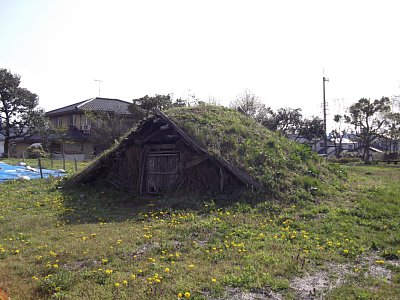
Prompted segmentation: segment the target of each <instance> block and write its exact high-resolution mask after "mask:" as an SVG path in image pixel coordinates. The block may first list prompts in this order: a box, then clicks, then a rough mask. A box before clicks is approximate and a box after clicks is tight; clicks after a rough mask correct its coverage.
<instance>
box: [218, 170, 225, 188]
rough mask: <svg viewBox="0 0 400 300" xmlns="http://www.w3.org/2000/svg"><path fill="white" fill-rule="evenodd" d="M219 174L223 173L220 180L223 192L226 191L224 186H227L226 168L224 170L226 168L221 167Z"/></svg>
mask: <svg viewBox="0 0 400 300" xmlns="http://www.w3.org/2000/svg"><path fill="white" fill-rule="evenodd" d="M219 174H220V175H221V180H220V189H221V192H223V191H224V186H225V177H226V176H225V175H226V174H225V170H224V168H221V167H220V168H219Z"/></svg>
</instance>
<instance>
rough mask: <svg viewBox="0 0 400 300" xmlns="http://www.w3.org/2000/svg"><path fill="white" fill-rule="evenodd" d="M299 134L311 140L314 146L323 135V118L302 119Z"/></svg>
mask: <svg viewBox="0 0 400 300" xmlns="http://www.w3.org/2000/svg"><path fill="white" fill-rule="evenodd" d="M299 134H300V136H302V137H304V138H306V139H307V140H309V141H312V142H313V144H314V146H315V145H316V144H317V142H318V141H320V140H321V139H322V138H323V137H324V135H325V129H324V120H322V119H320V118H318V117H312V118H311V119H304V120H303V123H302V127H301V129H300V133H299Z"/></svg>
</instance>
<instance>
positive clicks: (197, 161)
mask: <svg viewBox="0 0 400 300" xmlns="http://www.w3.org/2000/svg"><path fill="white" fill-rule="evenodd" d="M207 158H208V157H205V156H200V157H197V158H195V159H193V160H191V161H189V162H187V163H186V164H185V165H184V166H183V168H184V169H189V168H193V167H194V166H197V165H199V164H201V163H202V162H203V161H206V160H207Z"/></svg>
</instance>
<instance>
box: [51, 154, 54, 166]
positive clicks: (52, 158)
mask: <svg viewBox="0 0 400 300" xmlns="http://www.w3.org/2000/svg"><path fill="white" fill-rule="evenodd" d="M50 164H51V168H52V169H53V164H54V162H53V153H50Z"/></svg>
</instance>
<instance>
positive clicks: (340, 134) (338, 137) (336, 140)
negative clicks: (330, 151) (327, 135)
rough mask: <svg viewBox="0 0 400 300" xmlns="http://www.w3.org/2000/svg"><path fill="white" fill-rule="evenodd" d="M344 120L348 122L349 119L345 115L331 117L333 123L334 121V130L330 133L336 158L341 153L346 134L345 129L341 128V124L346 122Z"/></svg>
mask: <svg viewBox="0 0 400 300" xmlns="http://www.w3.org/2000/svg"><path fill="white" fill-rule="evenodd" d="M346 120H347V122H348V120H349V117H348V116H345V115H339V114H337V115H335V116H334V117H333V121H335V125H336V126H335V127H336V128H335V129H333V130H332V131H331V137H332V139H333V145H334V147H335V156H336V157H340V155H341V153H342V151H343V147H342V143H343V138H344V136H345V135H346V133H347V130H346V128H343V122H346Z"/></svg>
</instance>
